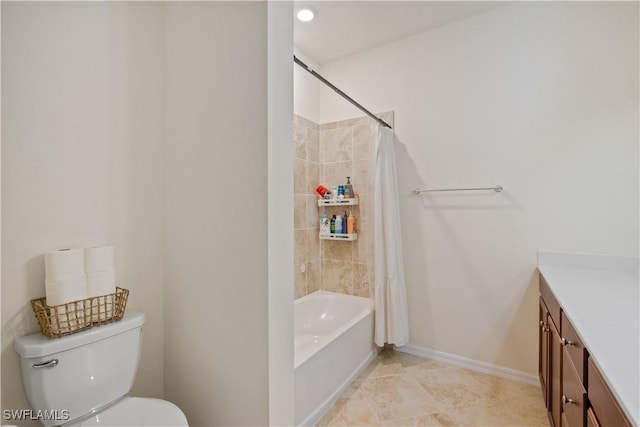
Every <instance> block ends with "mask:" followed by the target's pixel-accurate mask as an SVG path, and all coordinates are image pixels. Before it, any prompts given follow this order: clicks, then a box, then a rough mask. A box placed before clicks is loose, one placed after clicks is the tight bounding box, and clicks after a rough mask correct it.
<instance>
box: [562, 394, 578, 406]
mask: <svg viewBox="0 0 640 427" xmlns="http://www.w3.org/2000/svg"><path fill="white" fill-rule="evenodd" d="M567 403H576V401H575V400H573V399H569V398H568V397H567V396H565V395H564V394H563V395H562V404H563V405H566V404H567Z"/></svg>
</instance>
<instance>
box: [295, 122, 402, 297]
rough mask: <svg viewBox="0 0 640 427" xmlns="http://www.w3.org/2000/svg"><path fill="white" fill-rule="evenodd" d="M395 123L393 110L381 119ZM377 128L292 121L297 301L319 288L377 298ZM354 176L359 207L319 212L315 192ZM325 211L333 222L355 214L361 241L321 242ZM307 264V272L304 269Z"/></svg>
mask: <svg viewBox="0 0 640 427" xmlns="http://www.w3.org/2000/svg"><path fill="white" fill-rule="evenodd" d="M381 117H382V118H383V120H385V121H387V123H390V124H393V112H389V113H384V114H382V115H381ZM376 135H377V124H376V123H375V122H374V121H373V120H370V119H369V118H367V117H361V118H356V119H350V120H343V121H339V122H331V123H325V124H322V125H319V126H318V125H317V124H316V123H313V122H311V121H309V120H307V119H305V118H303V117H300V116H297V115H296V116H295V118H294V143H295V154H294V157H295V158H294V173H295V177H294V193H295V195H294V197H295V205H294V209H295V212H294V226H295V246H294V260H295V261H294V263H295V265H294V278H295V279H294V283H295V297H296V298H299V297H302V296H304V295H307V294H309V293H312V292H315V291H316V290H318V289H322V290H327V291H332V292H340V293H344V294H349V295H358V296H364V297H372V296H373V293H372V292H373V287H372V286H373V230H372V218H371V214H370V211H371V209H370V207H369V205H370V202H371V198H370V191H369V188H368V186H369V150H370V148H371V146H372V143H373V140H374V138H375V137H376ZM347 176H350V177H351V183H352V184H353V188H354V191H356V192H358V193H359V196H360V204H359V205H357V206H343V207H337V206H336V207H333V206H329V207H324V208H318V206H317V199H318V196H317V194H316V192H315V188H316V187H317V186H318V185H319V184H323V185H325V186H327V187H329V188H331V187H332V186H333V185H339V184H345V183H346V181H347ZM322 209H324V210H326V212H327V216H329V218H331V216H332V215H334V214H338V213H340V214H342V215H344V211H345V210H346V211H349V210H351V211H353V215H354V216H355V217H356V231H357V233H358V239H357V240H355V241H337V240H319V238H318V232H319V221H320V216H321V213H322ZM302 264H305V267H306V272H302V271H301V269H300V267H301V265H302Z"/></svg>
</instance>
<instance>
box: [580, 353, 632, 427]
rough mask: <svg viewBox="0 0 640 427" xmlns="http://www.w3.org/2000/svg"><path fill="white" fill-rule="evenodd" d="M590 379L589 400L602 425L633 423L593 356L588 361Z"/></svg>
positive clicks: (612, 425)
mask: <svg viewBox="0 0 640 427" xmlns="http://www.w3.org/2000/svg"><path fill="white" fill-rule="evenodd" d="M587 366H588V368H587V375H588V376H587V378H588V379H589V402H591V406H592V407H593V412H594V413H595V415H596V417H597V419H598V421H599V423H600V425H601V426H602V427H625V426H629V427H630V426H631V423H630V422H629V420H628V419H627V417H626V416H625V414H624V412H623V411H622V408H620V406H619V405H618V402H617V401H616V399H615V397H614V396H613V393H611V390H609V386H608V385H607V383H606V382H605V380H604V378H603V376H602V374H601V373H600V370H599V369H598V368H597V367H596V365H595V364H594V363H593V360H592V359H591V358H589V359H588V362H587Z"/></svg>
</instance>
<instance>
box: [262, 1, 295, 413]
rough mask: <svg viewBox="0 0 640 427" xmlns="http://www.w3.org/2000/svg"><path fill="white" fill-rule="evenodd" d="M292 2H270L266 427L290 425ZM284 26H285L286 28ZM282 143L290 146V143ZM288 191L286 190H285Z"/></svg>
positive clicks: (268, 50) (291, 387) (268, 49)
mask: <svg viewBox="0 0 640 427" xmlns="http://www.w3.org/2000/svg"><path fill="white" fill-rule="evenodd" d="M292 16H293V3H292V2H269V3H268V47H267V52H268V73H267V74H268V82H267V86H268V94H267V96H268V127H269V133H268V138H269V140H268V162H269V163H268V169H269V178H268V203H269V206H268V233H269V241H268V254H269V260H268V262H269V264H268V268H269V276H268V277H269V425H272V426H276V425H278V426H281V425H285V426H286V425H293V420H294V418H293V417H294V399H295V396H294V370H293V301H292V300H293V272H292V270H291V265H292V264H293V241H294V237H293V227H288V228H283V227H282V224H283V222H284V223H286V224H293V221H294V220H293V198H292V197H283V194H293V162H292V161H291V159H292V158H293V151H294V149H293V146H294V144H293V70H292V68H291V52H292V51H293V19H291V17H292ZM284 23H287V24H284ZM283 141H288V142H290V143H289V144H287V143H283ZM285 189H286V190H285Z"/></svg>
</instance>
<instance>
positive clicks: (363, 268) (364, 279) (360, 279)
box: [353, 263, 372, 298]
mask: <svg viewBox="0 0 640 427" xmlns="http://www.w3.org/2000/svg"><path fill="white" fill-rule="evenodd" d="M371 288H372V285H371V274H370V273H369V265H367V264H362V263H354V268H353V295H357V296H359V297H365V298H370V297H371V295H370V292H369V290H370V289H371Z"/></svg>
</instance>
